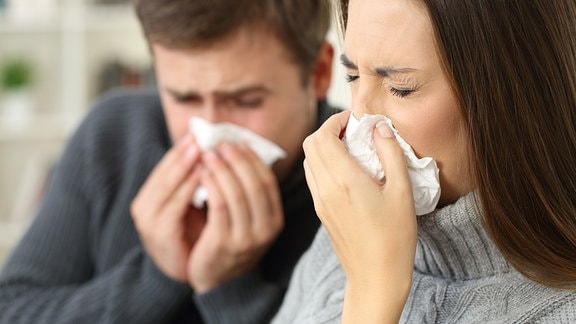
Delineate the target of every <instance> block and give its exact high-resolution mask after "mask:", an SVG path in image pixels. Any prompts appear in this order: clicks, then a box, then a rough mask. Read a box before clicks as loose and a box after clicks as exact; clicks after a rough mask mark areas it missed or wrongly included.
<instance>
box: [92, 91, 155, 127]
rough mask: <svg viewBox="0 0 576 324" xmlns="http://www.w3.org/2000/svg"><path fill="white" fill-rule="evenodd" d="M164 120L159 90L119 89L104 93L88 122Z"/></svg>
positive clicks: (123, 122)
mask: <svg viewBox="0 0 576 324" xmlns="http://www.w3.org/2000/svg"><path fill="white" fill-rule="evenodd" d="M146 120H149V122H155V123H157V122H158V121H161V122H164V116H163V112H162V104H161V102H160V96H159V95H158V92H157V91H156V90H153V89H119V90H114V91H111V92H108V93H106V94H104V95H103V96H102V97H101V98H100V99H99V100H98V101H96V103H95V104H94V105H93V107H92V108H91V110H90V112H89V113H88V115H87V118H86V121H87V122H88V123H90V122H91V123H104V122H106V124H102V125H99V126H102V127H106V125H107V124H108V123H111V124H112V125H117V124H130V123H131V122H143V121H146Z"/></svg>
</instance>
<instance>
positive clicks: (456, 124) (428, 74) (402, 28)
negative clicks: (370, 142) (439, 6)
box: [342, 0, 472, 205]
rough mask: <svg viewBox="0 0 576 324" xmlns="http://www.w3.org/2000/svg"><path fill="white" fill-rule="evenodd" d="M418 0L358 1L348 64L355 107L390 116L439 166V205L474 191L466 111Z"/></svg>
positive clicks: (353, 4) (352, 11)
mask: <svg viewBox="0 0 576 324" xmlns="http://www.w3.org/2000/svg"><path fill="white" fill-rule="evenodd" d="M433 37H434V36H433V30H432V24H431V21H430V18H429V17H428V13H427V11H426V9H425V7H424V5H423V4H421V3H420V2H419V1H417V0H362V1H355V0H351V1H350V5H349V8H348V25H347V29H346V35H345V48H344V54H343V55H342V63H343V64H344V66H345V67H346V69H347V75H348V76H347V77H348V79H349V81H350V85H351V89H352V110H353V113H354V115H355V116H356V117H357V118H359V117H361V116H362V115H363V114H380V115H386V116H388V117H389V118H390V119H391V120H392V122H393V123H394V126H395V127H396V129H397V130H398V132H399V133H400V135H401V136H402V137H403V138H404V139H405V140H406V141H407V142H408V143H409V144H410V145H411V146H412V148H413V149H414V151H415V153H416V155H417V156H419V157H432V158H433V159H434V160H436V162H437V164H438V168H439V169H440V184H441V188H442V194H441V197H440V204H441V205H445V204H449V203H452V202H454V201H455V200H456V199H457V198H458V197H460V196H462V195H465V194H466V193H468V192H470V191H471V190H472V186H471V181H470V176H469V170H468V161H467V153H466V147H467V143H468V138H467V132H466V126H465V121H464V117H463V115H462V112H461V110H460V107H459V106H458V103H457V100H456V97H455V96H454V94H453V92H452V90H451V88H450V84H449V82H448V80H447V78H446V76H445V75H444V73H443V71H442V68H441V64H440V59H439V57H438V55H437V53H436V50H435V46H434V38H433Z"/></svg>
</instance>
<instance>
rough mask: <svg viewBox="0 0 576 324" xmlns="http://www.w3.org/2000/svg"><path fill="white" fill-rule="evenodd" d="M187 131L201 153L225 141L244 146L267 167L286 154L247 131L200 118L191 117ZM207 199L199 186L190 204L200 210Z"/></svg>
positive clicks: (262, 138)
mask: <svg viewBox="0 0 576 324" xmlns="http://www.w3.org/2000/svg"><path fill="white" fill-rule="evenodd" d="M188 129H189V131H190V133H192V134H193V135H194V138H195V140H196V143H197V144H198V147H199V148H200V150H201V151H203V152H205V151H209V150H211V149H213V148H215V147H216V146H217V145H218V143H220V142H222V141H226V142H230V143H244V144H246V145H247V146H248V147H249V148H250V149H251V150H252V151H254V153H256V155H257V156H258V157H259V158H260V159H261V160H262V162H263V163H264V164H265V165H266V166H268V167H270V166H271V165H272V164H273V163H274V162H276V161H277V160H278V159H282V158H284V157H286V152H285V151H284V150H283V149H282V148H280V147H279V146H278V145H276V144H275V143H273V142H271V141H269V140H268V139H266V138H264V137H262V136H260V135H258V134H256V133H254V132H253V131H251V130H249V129H246V128H243V127H240V126H238V125H235V124H232V123H217V124H213V123H210V122H209V121H207V120H205V119H202V118H200V117H192V118H191V119H190V121H189V124H188ZM207 198H208V192H207V191H206V188H204V187H203V186H200V187H199V188H198V189H197V190H196V192H195V193H194V198H193V200H192V203H193V204H194V206H195V207H196V208H201V207H202V206H204V203H205V202H206V200H207Z"/></svg>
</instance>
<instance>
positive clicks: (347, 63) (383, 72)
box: [340, 54, 416, 77]
mask: <svg viewBox="0 0 576 324" xmlns="http://www.w3.org/2000/svg"><path fill="white" fill-rule="evenodd" d="M340 62H341V63H342V65H344V67H345V68H348V69H351V70H358V66H357V65H356V64H354V63H353V62H352V61H351V60H350V59H349V58H348V57H347V56H346V54H342V55H340ZM374 71H375V72H376V73H377V74H378V75H380V76H383V77H389V76H391V75H393V74H405V73H410V72H415V71H416V69H412V68H395V67H391V66H385V67H380V68H376V69H374Z"/></svg>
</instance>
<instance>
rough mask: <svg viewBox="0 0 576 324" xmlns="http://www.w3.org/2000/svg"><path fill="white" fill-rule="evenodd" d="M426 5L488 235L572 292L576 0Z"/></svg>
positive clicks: (427, 0) (525, 266)
mask: <svg viewBox="0 0 576 324" xmlns="http://www.w3.org/2000/svg"><path fill="white" fill-rule="evenodd" d="M420 1H422V3H424V4H425V5H426V7H427V9H428V12H429V16H430V18H431V21H432V25H433V28H434V33H435V42H436V47H437V51H438V53H439V57H440V58H441V61H442V62H443V64H444V70H445V72H446V75H447V76H448V77H449V78H450V79H451V82H452V87H453V90H454V93H455V95H456V97H457V98H458V100H459V102H460V106H461V109H462V111H463V114H464V116H465V117H466V119H467V124H468V131H469V136H470V148H469V151H470V161H471V165H470V170H471V173H472V174H473V177H474V179H473V180H474V181H475V184H476V188H477V189H476V191H477V194H478V197H479V199H480V206H481V208H482V212H483V213H482V214H483V220H484V223H485V227H486V229H487V231H488V233H489V234H490V235H491V237H492V239H493V240H494V242H495V244H496V245H497V247H498V248H499V250H500V251H501V252H502V254H503V255H504V257H505V258H506V259H507V260H508V261H509V262H510V263H511V264H512V266H514V267H515V268H516V269H517V270H518V271H520V272H521V273H523V274H524V275H525V276H527V277H528V278H531V279H532V280H534V281H537V282H539V283H541V284H544V285H547V286H550V287H557V288H568V289H574V288H576V2H575V1H574V0H554V1H550V0H530V1H526V0H477V1H462V0H420ZM347 4H348V1H346V0H341V1H340V6H341V8H340V12H341V13H345V12H346V11H345V10H346V8H347ZM341 21H343V22H346V17H341Z"/></svg>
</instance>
